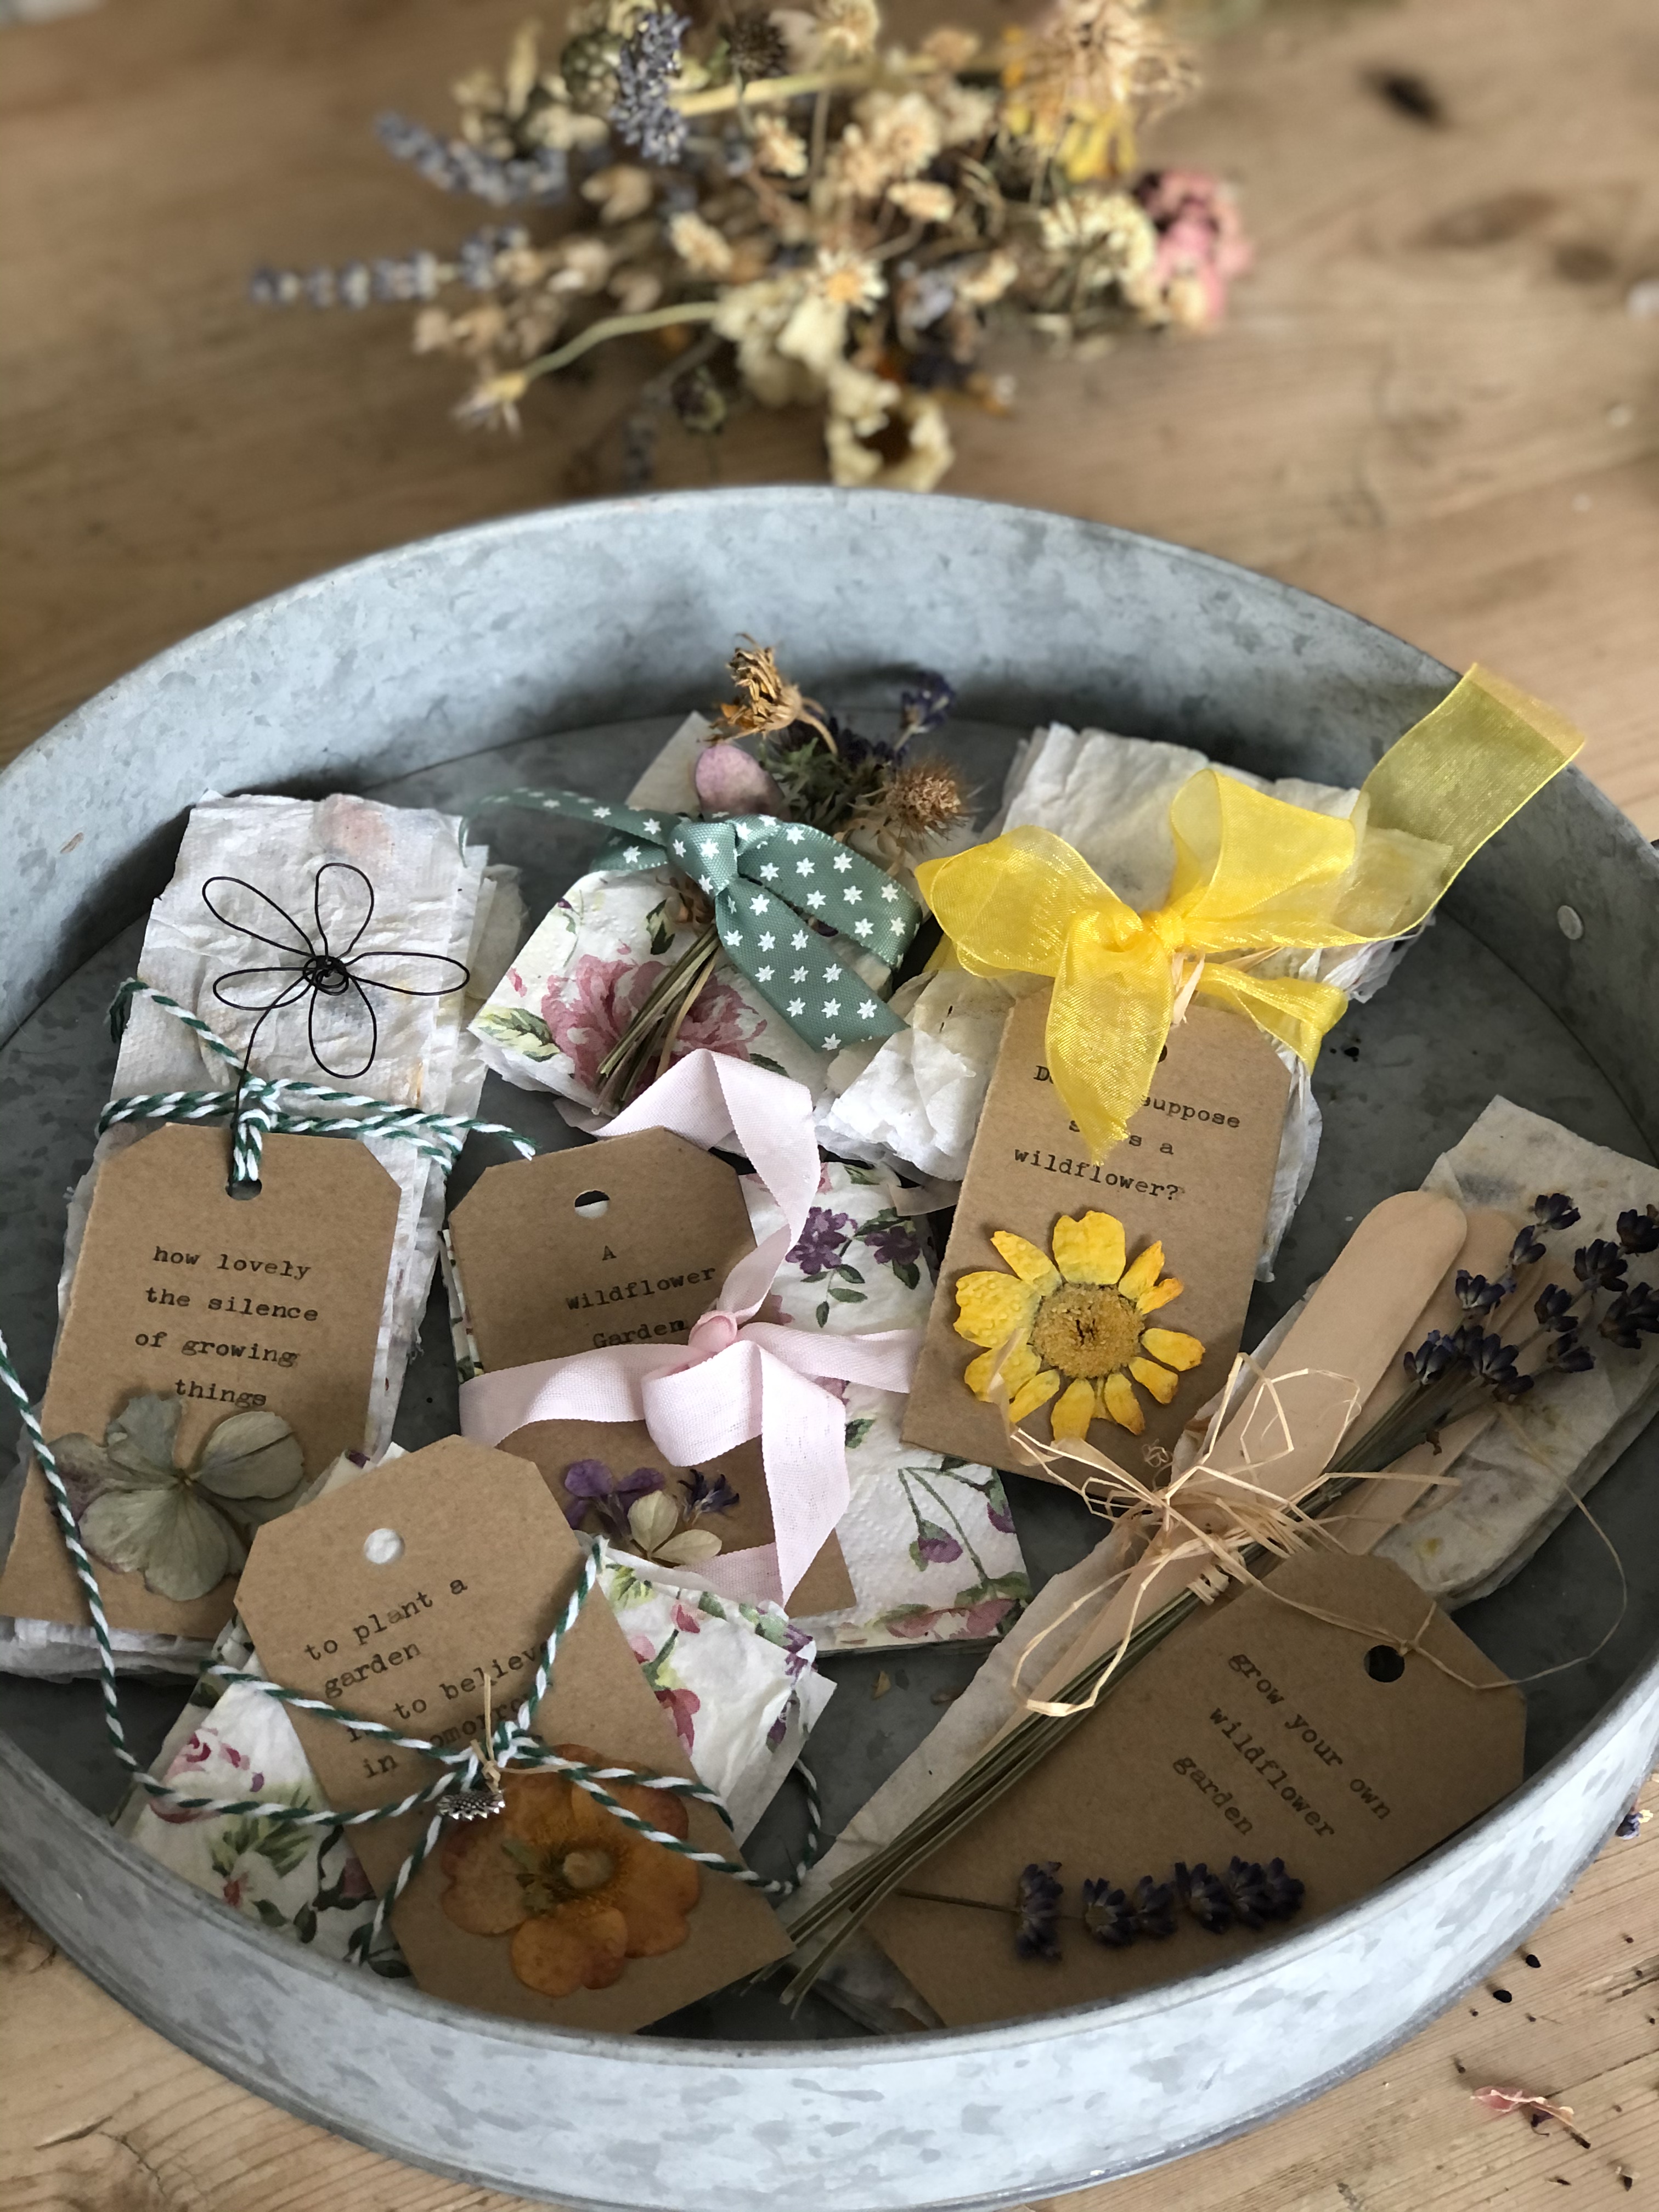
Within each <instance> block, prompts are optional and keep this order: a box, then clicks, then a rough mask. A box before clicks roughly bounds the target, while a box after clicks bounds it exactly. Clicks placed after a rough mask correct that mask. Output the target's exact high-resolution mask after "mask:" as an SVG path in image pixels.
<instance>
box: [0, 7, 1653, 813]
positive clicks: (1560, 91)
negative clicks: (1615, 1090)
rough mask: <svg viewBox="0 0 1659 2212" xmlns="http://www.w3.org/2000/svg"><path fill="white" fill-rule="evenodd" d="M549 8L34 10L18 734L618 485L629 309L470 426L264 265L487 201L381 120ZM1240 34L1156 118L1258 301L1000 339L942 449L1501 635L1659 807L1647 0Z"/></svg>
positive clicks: (425, 232)
mask: <svg viewBox="0 0 1659 2212" xmlns="http://www.w3.org/2000/svg"><path fill="white" fill-rule="evenodd" d="M522 4H523V0H333V4H324V0H264V4H263V5H261V6H260V7H258V8H257V9H256V8H253V7H251V6H247V5H245V4H240V3H239V0H118V4H114V3H113V0H112V4H111V5H109V6H107V7H106V8H104V9H101V10H100V11H99V12H97V13H95V14H93V15H83V16H79V17H76V18H73V19H70V20H68V21H59V22H54V23H48V24H40V25H33V26H22V27H15V28H13V29H11V30H9V31H8V32H7V33H6V46H7V51H6V61H7V67H6V69H5V70H4V72H3V78H0V121H3V125H4V128H3V131H0V222H3V226H4V230H3V244H4V253H3V284H4V293H3V297H0V313H3V323H0V377H3V381H0V393H3V400H0V407H3V413H0V423H3V427H4V430H5V441H4V442H5V464H4V465H5V469H6V472H7V478H8V481H9V495H8V496H7V499H6V501H5V506H4V510H3V519H0V577H3V580H4V583H5V590H4V594H3V614H0V652H3V653H4V656H5V664H6V668H7V677H8V680H7V683H6V686H5V691H4V697H3V702H0V757H9V754H10V753H12V752H14V751H15V750H17V749H18V747H20V746H21V744H24V743H26V742H27V740H28V739H29V738H33V737H34V736H37V735H38V734H39V733H40V732H41V731H42V730H44V729H45V728H46V727H47V726H49V725H50V724H51V723H52V721H54V720H57V719H58V716H59V715H61V714H63V713H64V712H65V711H66V710H67V708H70V706H72V705H73V704H75V703H76V702H78V701H79V700H81V699H82V698H85V697H86V696H88V695H89V694H90V693H91V692H92V691H94V690H96V689H98V688H99V687H100V685H102V684H105V683H106V682H108V681H109V680H110V679H111V678H113V677H114V676H116V675H118V674H119V673H121V672H122V671H124V670H125V669H126V668H128V667H131V666H132V665H134V664H135V663H136V662H137V661H138V660H140V659H143V658H144V657H145V656H146V655H148V654H149V653H153V652H155V651H156V650H157V649H159V648H160V647H162V646H164V645H166V644H168V643H169V642H171V641H173V640H175V639H177V638H179V637H180V636H182V635H185V634H187V633H188V632H189V631H191V629H196V628H197V627H199V626H200V625H201V624H202V623H206V622H209V621H211V620H213V619H215V618H216V617H218V616H220V615H222V614H225V613H227V612H228V611H231V610H232V609H234V608H235V607H238V606H240V605H245V604H246V602H248V601H249V600H251V599H256V598H258V597H260V596H261V595H263V594H264V593H265V592H270V591H274V590H276V589H278V588H280V587H281V586H284V585H286V584H289V583H292V582H294V581H295V580H298V579H300V578H301V577H303V576H307V575H310V574H314V573H315V572H316V571H318V570H319V569H321V568H328V567H331V566H332V565H334V564H336V563H337V562H342V561H346V560H349V559H351V558H353V557H355V556H358V555H360V554H363V553H367V552H370V551H372V550H375V549H376V548H379V547H381V546H386V545H390V544H396V543H398V541H400V540H403V539H406V538H413V537H418V536H420V535H422V534H423V533H426V532H431V531H435V530H441V529H446V528H449V527H453V526H456V525H459V524H461V523H465V522H469V521H471V520H476V519H477V518H479V517H482V516H487V515H492V514H499V513H505V512H507V511H509V510H511V509H513V508H521V507H531V506H535V505H539V504H543V503H545V502H548V501H558V500H562V499H568V498H571V497H575V496H586V495H592V494H593V493H596V492H599V491H603V490H606V489H611V488H612V487H613V486H614V485H615V483H617V472H618V468H619V463H620V452H619V428H620V423H621V420H622V418H623V416H624V415H625V414H626V412H627V409H628V404H629V395H630V393H631V392H632V390H633V388H634V386H635V384H636V382H637V380H638V379H639V376H640V375H641V374H642V373H643V370H644V369H645V368H646V367H647V361H648V356H647V355H646V354H645V353H644V352H643V351H637V352H629V353H627V354H620V353H616V352H613V353H611V354H609V355H607V356H604V357H603V358H604V360H605V371H604V373H603V374H600V373H599V372H597V371H596V373H595V374H592V375H591V376H589V377H587V378H586V379H585V380H580V381H579V380H562V381H561V382H560V383H559V385H558V386H557V387H556V388H551V387H549V386H541V387H538V390H537V391H536V392H534V393H533V394H532V405H531V407H530V409H529V410H528V422H527V425H526V433H525V435H524V436H523V437H522V438H521V439H519V440H517V441H514V440H513V439H511V438H506V437H500V438H495V437H491V436H489V435H466V434H464V433H462V432H461V431H459V430H458V429H456V428H453V425H452V424H451V423H450V422H448V421H447V416H446V409H447V406H448V404H450V402H451V400H452V398H453V397H454V396H455V393H456V390H457V386H458V377H457V371H456V368H455V366H454V365H453V364H451V363H446V362H434V361H430V360H423V361H416V359H414V358H413V357H412V356H410V353H409V351H408V314H407V311H405V310H403V309H399V308H394V307H386V308H378V309H370V310H368V311H367V312H366V313H362V314H359V315H351V314H349V313H344V312H334V313H322V314H313V313H311V312H310V311H304V312H290V313H285V314H276V313H270V312H269V311H261V310H256V309H255V308H253V307H251V306H249V305H247V304H246V301H245V299H244V296H243V288H244V284H245V281H246V274H247V271H248V270H249V269H250V267H251V266H252V264H254V263H256V262H257V261H258V260H260V259H262V258H270V259H273V260H276V261H280V262H283V263H289V264H298V265H301V266H304V265H307V264H310V263H313V262H317V261H324V260H330V261H338V260H341V259H343V258H349V257H350V256H352V255H354V254H359V253H362V254H365V255H372V254H374V253H378V252H398V251H401V250H404V249H405V248H407V247H410V246H416V245H419V244H429V245H432V246H437V247H446V246H451V245H453V243H454V242H455V241H456V240H459V238H460V237H461V236H462V235H463V234H464V233H465V231H466V230H468V229H469V228H472V227H473V225H474V222H475V221H476V220H477V214H478V211H477V209H476V208H473V207H471V206H470V205H465V204H461V203H459V202H457V201H455V200H453V199H447V198H445V197H442V196H441V195H439V194H437V193H435V192H434V191H431V189H430V188H429V187H428V186H426V185H423V184H422V183H421V182H420V181H419V179H416V178H415V177H414V176H413V175H412V174H411V173H409V172H407V171H405V170H403V169H400V168H399V167H397V165H395V164H394V163H392V161H389V160H388V159H387V158H386V156H385V155H383V154H382V153H381V152H380V149H379V147H378V146H377V145H376V144H375V143H374V139H373V137H372V135H371V133H370V130H369V124H370V120H371V118H372V117H373V115H374V112H376V111H377V109H379V108H380V107H382V106H397V107H401V108H403V109H404V110H406V111H408V112H413V113H416V114H419V115H422V116H425V117H427V118H430V119H432V120H433V121H435V122H441V121H442V120H443V118H444V115H445V112H446V101H445V94H444V87H445V85H446V84H447V81H448V80H449V78H450V77H452V76H453V75H454V74H455V73H456V72H457V71H458V70H459V69H460V68H461V67H462V66H463V65H464V64H466V63H467V62H469V61H470V60H471V59H473V58H476V57H477V56H480V55H488V54H490V53H492V52H495V50H496V49H497V48H498V47H499V46H501V43H502V41H503V40H504V39H505V36H506V34H507V31H508V29H509V28H510V27H511V26H512V24H513V22H514V21H516V20H517V18H518V16H519V15H520V13H521V12H522ZM902 4H905V0H902ZM908 5H909V7H910V8H911V9H913V10H917V11H919V10H921V9H927V11H928V12H929V13H945V12H949V0H908ZM976 5H977V7H978V10H979V12H980V13H981V14H983V15H987V16H994V15H996V14H997V12H998V10H999V9H1000V8H1003V9H1004V11H1005V12H1006V0H976ZM958 12H960V11H958ZM1389 67H1393V68H1401V67H1409V68H1410V69H1413V70H1417V71H1419V72H1420V73H1421V74H1423V75H1424V76H1425V77H1426V78H1427V79H1428V80H1429V81H1430V82H1431V84H1432V85H1433V86H1434V87H1435V88H1436V89H1437V92H1438V93H1439V94H1440V95H1441V97H1442V98H1443V100H1444V102H1445V105H1446V110H1447V114H1448V118H1449V119H1448V122H1447V124H1446V125H1445V126H1444V127H1442V128H1430V127H1427V126H1425V125H1422V124H1419V123H1415V122H1413V121H1411V120H1410V119H1409V118H1406V117H1404V116H1402V115H1401V114H1400V113H1399V112H1396V111H1395V110H1394V109H1392V108H1390V107H1389V106H1387V105H1385V104H1384V103H1383V101H1382V100H1379V99H1378V98H1377V97H1376V94H1375V93H1374V92H1373V91H1372V90H1370V88H1369V86H1368V82H1367V73H1368V72H1370V71H1374V70H1377V69H1382V68H1389ZM1210 76H1211V80H1212V90H1211V91H1210V93H1209V94H1207V96H1206V98H1204V99H1203V100H1200V102H1199V103H1197V104H1196V105H1195V106H1193V107H1191V108H1190V109H1188V110H1187V111H1186V112H1183V113H1182V114H1179V115H1177V116H1176V117H1174V118H1170V121H1169V123H1168V124H1167V125H1165V126H1164V129H1163V131H1161V133H1160V135H1159V137H1158V140H1157V142H1156V144H1155V147H1154V149H1153V150H1154V151H1155V152H1156V153H1157V155H1158V157H1159V158H1160V159H1164V160H1168V161H1185V160H1192V161H1199V162H1202V163H1205V164H1206V165H1208V166H1212V167H1218V168H1220V169H1222V170H1224V171H1225V172H1226V173H1229V174H1230V175H1231V176H1233V177H1235V178H1236V179H1237V180H1238V181H1239V183H1240V185H1241V186H1242V188H1243V191H1244V194H1245V204H1246V207H1247V210H1248V214H1249V223H1250V228H1251V229H1252V231H1253V233H1254V234H1255V238H1256V240H1257V241H1258V245H1259V247H1260V259H1259V266H1258V270H1257V273H1256V274H1255V276H1253V277H1252V278H1250V279H1249V281H1248V282H1246V283H1243V284H1242V285H1241V286H1239V287H1238V289H1237V294H1236V308H1235V313H1234V316H1233V319H1232V320H1231V323H1230V324H1229V325H1227V327H1226V328H1225V330H1223V331H1220V332H1219V333H1218V334H1217V335H1215V336H1214V337H1210V338H1208V339H1183V338H1181V337H1168V338H1137V339H1131V340H1128V341H1126V342H1125V343H1121V345H1120V346H1119V347H1118V348H1117V349H1116V350H1115V351H1114V352H1113V353H1111V354H1110V355H1109V356H1106V357H1105V358H1103V359H1097V360H1094V361H1091V362H1075V361H1073V362H1052V361H1048V362H1045V361H1042V360H1039V359H1036V358H1034V357H1032V356H1030V355H1027V354H1024V353H1019V354H1017V355H1012V356H1010V358H1009V362H1008V364H1007V365H1009V366H1012V368H1015V369H1017V370H1018V373H1019V375H1020V380H1021V396H1020V399H1019V403H1018V411H1017V413H1016V415H1015V416H1014V417H1013V418H1012V420H1008V421H994V420H992V419H990V418H987V417H986V416H980V415H977V414H974V413H971V412H963V413H962V414H961V415H959V416H957V417H956V418H955V424H956V435H957V445H958V447H959V452H960V456H961V458H960V460H959V463H958V465H957V469H956V471H955V472H954V474H953V475H952V477H951V478H950V479H949V483H950V486H951V489H954V490H957V491H960V492H963V493H971V494H977V495H984V496H987V497H991V498H995V499H1003V500H1016V501H1027V502H1029V503H1030V504H1033V505H1036V506H1046V507H1058V508H1063V509H1066V510H1069V511H1071V512H1073V513H1079V514H1084V515H1087V516H1091V517H1096V518H1098V519H1100V520H1108V521H1112V522H1116V523H1121V524H1125V525H1127V526H1132V527H1133V528H1136V529H1143V530H1149V531H1152V532H1158V533H1159V534H1161V535H1163V536H1166V537H1170V538H1177V539H1180V540H1182V541H1184V542H1186V543H1188V544H1196V545H1200V546H1203V547H1205V548H1206V549H1208V550H1212V551H1214V552H1218V553H1223V554H1225V555H1227V556H1229V557H1231V558H1232V559H1235V560H1239V561H1243V562H1248V563H1249V564H1250V565H1252V566H1255V567H1257V568H1266V569H1268V570H1270V571H1272V572H1273V573H1274V574H1279V575H1283V576H1285V577H1287V578H1289V579H1290V580H1291V581H1293V582H1295V583H1298V584H1301V585H1304V586H1307V587H1308V588H1310V589H1311V590H1314V591H1316V592H1322V593H1324V594H1325V595H1326V596H1328V597H1329V598H1332V599H1338V600H1340V601H1341V602H1343V603H1344V604H1346V605H1350V606H1353V607H1355V608H1357V609H1358V611H1361V612H1362V613H1364V614H1367V615H1369V616H1370V617H1373V618H1374V619H1376V620H1377V621H1379V622H1381V623H1384V624H1386V625H1387V626H1389V627H1390V628H1393V629H1398V630H1400V631H1401V632H1402V633H1403V634H1405V635H1408V636H1410V637H1412V638H1413V639H1414V640H1415V641H1417V642H1418V643H1419V644H1421V645H1424V646H1425V647H1428V648H1429V649H1430V650H1431V651H1433V652H1436V653H1440V654H1442V655H1443V657H1444V658H1446V659H1449V660H1450V661H1452V662H1454V663H1456V664H1466V663H1467V662H1468V661H1469V660H1471V659H1474V658H1476V657H1480V658H1481V659H1486V660H1487V661H1489V662H1491V663H1492V664H1493V665H1497V666H1499V667H1501V668H1503V669H1504V671H1506V672H1507V673H1508V674H1509V675H1510V676H1511V677H1512V678H1514V679H1515V680H1516V681H1517V682H1519V683H1521V684H1525V685H1527V686H1528V687H1529V688H1531V689H1533V690H1536V691H1539V692H1541V693H1542V694H1544V695H1545V696H1548V697H1550V698H1551V699H1552V700H1553V702H1554V703H1556V704H1557V705H1558V706H1559V707H1560V708H1563V709H1564V710H1565V712H1567V713H1568V714H1571V715H1572V716H1573V717H1574V718H1575V719H1576V720H1578V721H1579V722H1580V723H1581V724H1582V725H1583V726H1584V728H1585V729H1586V730H1587V732H1589V738H1590V745H1589V751H1588V754H1587V756H1586V761H1587V765H1588V766H1589V769H1590V770H1591V772H1592V773H1593V774H1595V775H1597V776H1598V777H1599V778H1600V779H1601V781H1602V782H1603V784H1604V785H1605V787H1607V789H1608V790H1609V791H1610V792H1611V793H1613V796H1614V797H1615V798H1616V799H1618V800H1619V801H1620V804H1621V805H1625V806H1626V807H1627V808H1628V809H1629V810H1630V811H1631V812H1632V815H1633V816H1634V817H1635V818H1636V820H1637V821H1638V823H1641V824H1642V825H1643V826H1644V828H1646V829H1647V830H1648V832H1649V834H1650V835H1656V834H1659V737H1656V730H1655V716H1654V707H1653V698H1654V677H1655V664H1656V659H1659V623H1656V621H1655V619H1654V612H1653V610H1654V604H1655V592H1656V586H1659V497H1656V494H1659V321H1655V320H1654V319H1646V320H1641V319H1636V318H1633V317H1632V316H1631V315H1629V314H1628V313H1626V310H1625V306H1624V301H1625V299H1626V294H1627V292H1628V290H1629V288H1630V286H1631V284H1632V282H1633V281H1635V280H1636V279H1638V278H1640V277H1643V276H1651V275H1654V274H1656V273H1659V169H1656V166H1655V164H1654V162H1653V161H1652V159H1651V152H1650V149H1651V147H1652V144H1653V143H1654V142H1655V138H1656V136H1659V15H1656V12H1655V10H1654V9H1653V8H1652V5H1651V0H1581V4H1580V5H1579V6H1577V7H1574V8H1563V7H1561V6H1560V5H1559V0H1409V4H1405V5H1400V6H1395V7H1390V8H1386V9H1384V8H1380V7H1375V6H1358V7H1355V6H1350V7H1348V8H1346V9H1343V8H1334V7H1330V6H1319V5H1315V4H1311V0H1300V4H1290V3H1289V0H1286V4H1285V5H1284V6H1281V7H1280V8H1279V9H1277V10H1275V11H1273V12H1272V13H1270V14H1269V15H1267V16H1266V17H1265V18H1264V19H1263V20H1262V21H1259V22H1257V23H1255V24H1254V25H1252V26H1251V27H1249V28H1248V29H1247V30H1246V31H1245V32H1244V33H1241V34H1239V35H1237V36H1235V37H1234V38H1232V39H1231V40H1227V41H1225V43H1224V44H1223V45H1221V46H1219V47H1218V49H1217V50H1216V52H1214V53H1213V54H1212V56H1211V57H1210ZM711 471H718V473H719V475H720V478H721V479H722V480H724V481H727V482H737V481H741V482H759V481H769V480H777V479H780V478H800V477H817V476H819V475H821V474H822V461H821V457H820V455H819V453H818V451H817V436H816V433H815V431H814V429H813V427H812V425H811V422H810V420H809V419H808V418H807V417H806V416H803V415H800V414H790V415H782V416H778V415H768V414H765V413H763V412H761V413H756V414H753V415H750V416H747V417H744V419H743V420H741V421H740V422H738V423H737V424H736V425H735V426H734V427H733V428H732V429H731V430H730V431H729V432H728V433H727V435H726V437H725V438H724V439H723V440H721V441H719V443H718V444H717V445H716V446H715V447H714V449H713V450H712V451H711V450H710V449H709V447H708V446H706V445H704V444H701V443H698V442H696V441H691V440H690V439H688V438H685V437H684V436H680V435H669V436H665V440H664V445H663V454H662V469H661V480H662V482H663V483H665V484H668V485H679V484H687V483H702V482H706V481H708V479H709V477H710V473H711ZM741 619H742V617H741V611H740V610H735V611H733V616H732V621H733V626H734V628H736V627H738V626H740V623H741Z"/></svg>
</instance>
